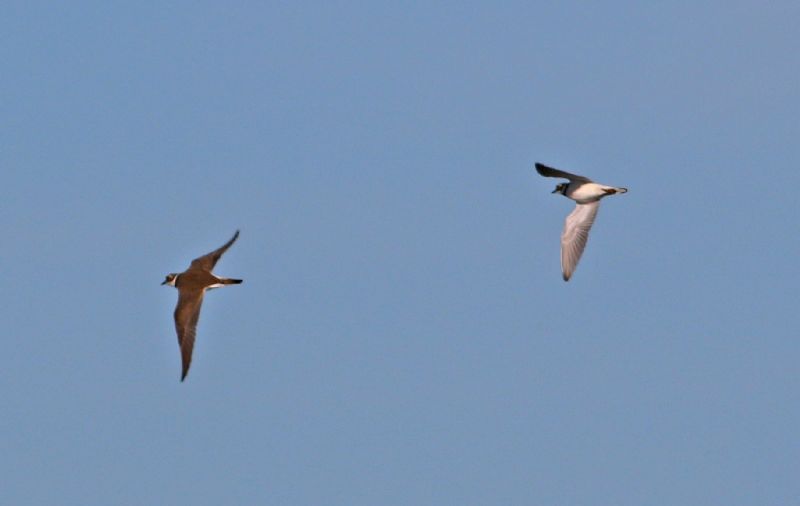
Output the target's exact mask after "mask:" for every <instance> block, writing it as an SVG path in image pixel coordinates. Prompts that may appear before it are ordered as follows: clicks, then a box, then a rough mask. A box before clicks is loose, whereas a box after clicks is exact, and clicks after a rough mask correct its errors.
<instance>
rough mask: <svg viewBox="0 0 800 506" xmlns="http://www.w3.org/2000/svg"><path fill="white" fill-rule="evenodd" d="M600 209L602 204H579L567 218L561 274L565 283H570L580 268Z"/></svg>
mask: <svg viewBox="0 0 800 506" xmlns="http://www.w3.org/2000/svg"><path fill="white" fill-rule="evenodd" d="M599 207H600V202H590V203H588V204H578V205H577V206H575V209H574V210H573V211H572V212H571V213H569V216H567V220H566V222H565V223H564V231H563V232H562V233H561V272H562V274H563V275H564V281H569V278H570V277H571V276H572V273H573V272H575V268H576V267H577V266H578V261H580V259H581V255H582V254H583V249H584V248H585V247H586V241H587V240H588V239H589V230H590V229H591V228H592V224H593V223H594V218H595V216H597V209H598V208H599Z"/></svg>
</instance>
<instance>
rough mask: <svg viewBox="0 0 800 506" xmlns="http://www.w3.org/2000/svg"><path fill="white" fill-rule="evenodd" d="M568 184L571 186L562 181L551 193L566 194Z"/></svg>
mask: <svg viewBox="0 0 800 506" xmlns="http://www.w3.org/2000/svg"><path fill="white" fill-rule="evenodd" d="M567 186H569V183H560V184H559V185H558V186H556V189H555V190H553V191H552V192H551V193H560V194H561V195H566V194H567Z"/></svg>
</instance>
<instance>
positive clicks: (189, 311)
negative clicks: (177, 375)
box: [175, 288, 203, 381]
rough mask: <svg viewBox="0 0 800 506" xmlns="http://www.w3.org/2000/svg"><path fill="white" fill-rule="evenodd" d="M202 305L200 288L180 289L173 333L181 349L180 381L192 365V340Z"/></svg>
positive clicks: (201, 290)
mask: <svg viewBox="0 0 800 506" xmlns="http://www.w3.org/2000/svg"><path fill="white" fill-rule="evenodd" d="M202 305H203V289H202V288H199V289H198V288H182V289H180V291H179V295H178V305H177V306H175V331H176V332H177V334H178V346H180V349H181V368H182V370H181V381H183V380H184V379H185V378H186V375H187V374H188V373H189V366H190V365H191V364H192V350H194V338H195V335H196V334H197V321H198V320H199V319H200V307H201V306H202Z"/></svg>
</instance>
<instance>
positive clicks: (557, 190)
mask: <svg viewBox="0 0 800 506" xmlns="http://www.w3.org/2000/svg"><path fill="white" fill-rule="evenodd" d="M560 191H561V188H556V189H555V190H553V191H551V192H550V193H558V192H560Z"/></svg>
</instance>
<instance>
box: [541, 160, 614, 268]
mask: <svg viewBox="0 0 800 506" xmlns="http://www.w3.org/2000/svg"><path fill="white" fill-rule="evenodd" d="M536 172H538V173H539V174H541V175H543V176H545V177H561V178H564V179H568V180H569V182H568V183H559V185H558V186H556V189H555V190H553V193H560V194H561V195H564V196H565V197H567V198H569V199H572V200H574V201H575V202H577V205H576V206H575V209H574V210H573V211H572V212H571V213H569V216H567V220H566V222H565V223H564V231H563V232H561V273H562V275H563V277H564V281H569V278H570V277H572V273H573V272H575V268H576V267H577V266H578V261H579V260H580V259H581V255H582V254H583V249H584V248H585V247H586V241H587V240H588V239H589V230H590V229H591V228H592V224H593V223H594V219H595V217H596V216H597V208H598V207H600V199H602V198H603V197H605V196H607V195H614V194H616V193H625V192H627V191H628V189H627V188H617V187H615V186H606V185H602V184H598V183H595V182H593V181H592V180H591V179H589V178H586V177H583V176H577V175H575V174H570V173H569V172H564V171H563V170H558V169H554V168H552V167H548V166H547V165H543V164H541V163H537V164H536Z"/></svg>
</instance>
